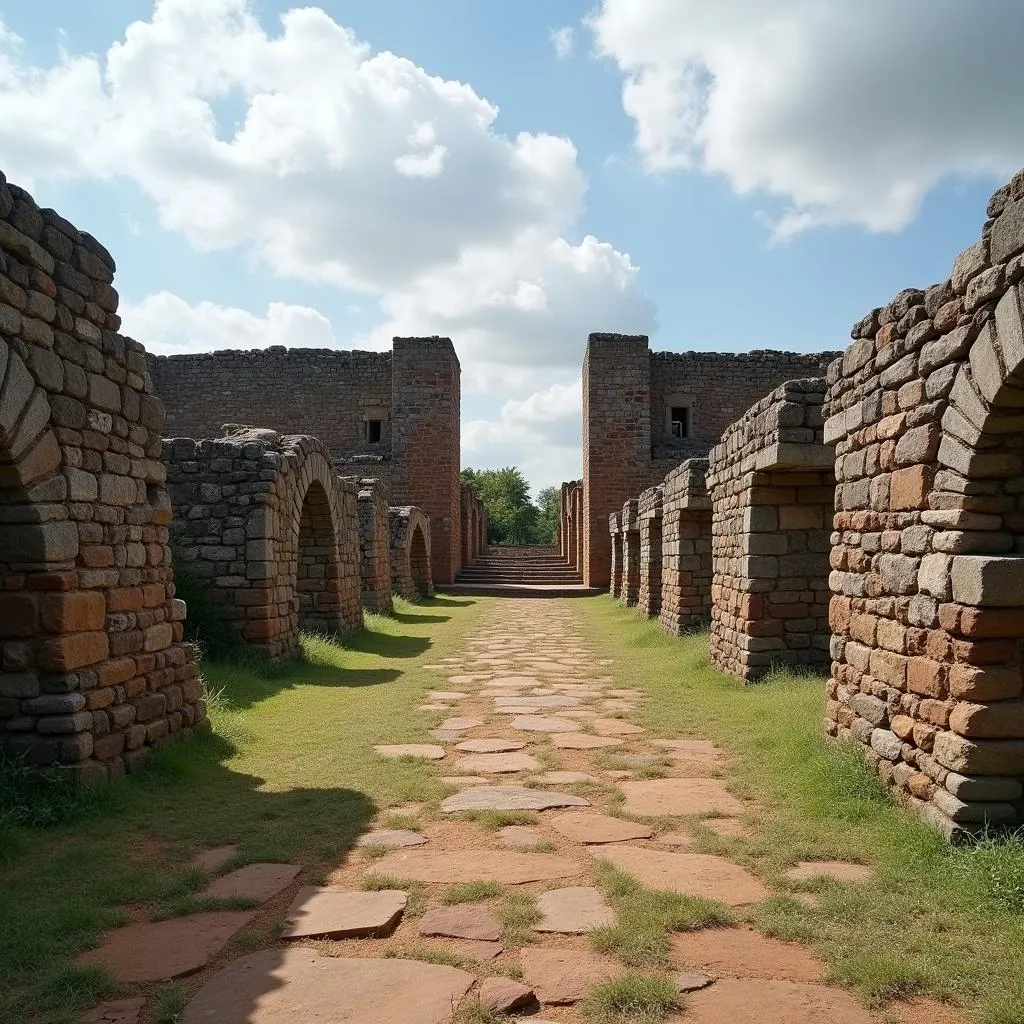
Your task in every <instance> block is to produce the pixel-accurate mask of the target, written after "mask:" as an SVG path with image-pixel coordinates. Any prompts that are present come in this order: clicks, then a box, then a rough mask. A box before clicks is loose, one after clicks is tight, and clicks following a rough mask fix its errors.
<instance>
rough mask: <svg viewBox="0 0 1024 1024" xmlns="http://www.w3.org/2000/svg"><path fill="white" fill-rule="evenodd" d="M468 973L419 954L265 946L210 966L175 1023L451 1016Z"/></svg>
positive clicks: (376, 1021)
mask: <svg viewBox="0 0 1024 1024" xmlns="http://www.w3.org/2000/svg"><path fill="white" fill-rule="evenodd" d="M474 980H475V979H474V978H473V975H472V974H469V973H467V972H466V971H461V970H459V969H458V968H455V967H446V966H442V965H439V964H428V963H424V962H423V961H421V960H399V959H394V960H374V959H370V958H355V959H348V958H345V957H333V956H321V955H320V954H319V953H316V952H315V951H313V950H311V949H306V948H303V947H290V948H287V949H264V950H261V951H260V952H258V953H251V954H250V955H249V956H244V957H242V958H241V959H239V960H236V961H235V962H234V963H232V964H231V965H230V966H229V967H226V968H225V969H224V970H222V971H220V972H218V973H217V974H215V975H214V976H213V977H212V978H211V979H210V980H209V981H208V982H207V983H206V984H205V985H203V987H202V988H200V989H199V991H198V992H197V993H196V994H195V995H194V996H193V997H192V999H191V1000H190V1001H189V1003H188V1005H187V1006H186V1007H185V1012H184V1014H183V1016H182V1018H181V1024H213V1022H216V1024H298V1022H307V1021H317V1022H319V1024H350V1022H356V1021H358V1022H359V1024H451V1020H452V1017H453V1015H454V1011H453V1007H456V1006H458V1004H459V1003H460V1002H461V1001H462V999H463V997H464V996H465V994H466V993H467V992H468V991H469V989H470V986H472V984H473V982H474ZM410 993H415V998H414V999H410Z"/></svg>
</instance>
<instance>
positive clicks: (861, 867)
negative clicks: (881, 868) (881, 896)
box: [785, 860, 874, 882]
mask: <svg viewBox="0 0 1024 1024" xmlns="http://www.w3.org/2000/svg"><path fill="white" fill-rule="evenodd" d="M873 874H874V872H873V871H872V870H871V868H869V867H868V866H867V865H866V864H855V863H853V862H852V861H846V860H802V861H800V863H799V864H797V866H796V867H795V868H790V869H789V870H788V871H787V872H786V874H785V877H786V878H788V879H789V880H790V881H793V882H806V881H809V880H810V879H812V878H833V879H835V880H836V881H837V882H865V881H867V879H869V878H870V877H871V876H872V875H873Z"/></svg>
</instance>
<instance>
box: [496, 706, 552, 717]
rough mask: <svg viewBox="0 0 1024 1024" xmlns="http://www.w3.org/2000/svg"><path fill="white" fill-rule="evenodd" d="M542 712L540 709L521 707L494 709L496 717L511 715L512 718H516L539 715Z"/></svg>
mask: <svg viewBox="0 0 1024 1024" xmlns="http://www.w3.org/2000/svg"><path fill="white" fill-rule="evenodd" d="M540 711H541V709H540V708H521V707H507V708H505V707H502V708H495V709H494V713H495V714H496V715H509V716H511V717H513V718H514V717H516V716H517V715H539V714H540Z"/></svg>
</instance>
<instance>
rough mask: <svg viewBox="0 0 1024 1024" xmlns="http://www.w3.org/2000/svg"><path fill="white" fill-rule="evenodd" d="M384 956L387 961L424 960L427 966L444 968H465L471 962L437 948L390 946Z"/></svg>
mask: <svg viewBox="0 0 1024 1024" xmlns="http://www.w3.org/2000/svg"><path fill="white" fill-rule="evenodd" d="M383 956H384V958H385V959H387V960H422V961H423V962H424V963H427V964H439V965H440V966H442V967H465V966H466V965H467V964H468V963H470V962H471V961H468V960H467V959H466V958H465V957H463V956H457V955H456V954H455V953H449V952H448V951H447V950H444V949H438V948H437V947H436V946H421V945H411V946H389V947H388V948H387V949H385V950H384V953H383Z"/></svg>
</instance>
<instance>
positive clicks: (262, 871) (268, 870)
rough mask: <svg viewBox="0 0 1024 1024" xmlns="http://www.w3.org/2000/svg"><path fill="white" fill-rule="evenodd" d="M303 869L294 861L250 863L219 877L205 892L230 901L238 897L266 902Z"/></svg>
mask: <svg viewBox="0 0 1024 1024" xmlns="http://www.w3.org/2000/svg"><path fill="white" fill-rule="evenodd" d="M300 870H301V869H300V868H298V867H296V866H295V865H294V864H246V865H245V867H244V868H238V869H237V870H236V871H231V872H229V873H228V874H226V875H222V876H221V877H220V878H215V879H214V880H213V881H212V882H211V883H210V884H209V885H208V886H207V887H206V888H205V889H204V890H203V895H204V896H209V897H210V898H211V899H217V900H227V899H232V898H234V897H237V896H241V897H243V898H245V899H249V900H256V901H257V902H258V903H263V902H264V901H266V900H269V899H270V898H271V897H272V896H276V895H277V894H278V893H279V892H283V891H284V890H285V889H287V888H288V886H289V885H291V884H292V882H293V881H294V880H295V876H296V875H297V874H298V873H299V871H300Z"/></svg>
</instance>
